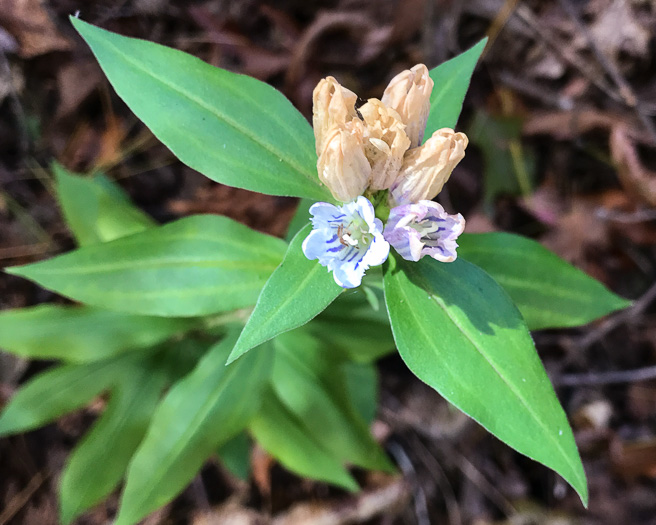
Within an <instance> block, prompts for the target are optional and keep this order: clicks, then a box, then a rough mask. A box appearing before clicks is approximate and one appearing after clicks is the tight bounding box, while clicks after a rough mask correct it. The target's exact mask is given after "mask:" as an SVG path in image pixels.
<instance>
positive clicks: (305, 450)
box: [249, 390, 358, 491]
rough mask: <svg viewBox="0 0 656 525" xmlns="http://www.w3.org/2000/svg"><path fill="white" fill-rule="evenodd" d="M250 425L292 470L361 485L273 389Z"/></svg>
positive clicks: (354, 486)
mask: <svg viewBox="0 0 656 525" xmlns="http://www.w3.org/2000/svg"><path fill="white" fill-rule="evenodd" d="M249 428H250V431H251V432H252V434H253V437H255V439H256V440H257V442H258V443H259V444H260V445H261V446H262V448H264V450H266V451H267V452H268V453H269V454H271V455H272V456H273V457H274V458H276V459H277V460H278V461H280V463H281V464H282V465H283V466H285V467H286V468H288V469H289V470H291V471H293V472H297V473H298V474H300V475H301V476H305V477H308V478H312V479H318V480H320V481H326V482H328V483H333V484H334V485H337V486H339V487H343V488H345V489H347V490H351V491H355V490H357V489H358V484H357V483H356V481H355V480H354V479H353V477H352V476H351V475H350V474H349V473H348V471H347V470H346V469H345V468H344V466H343V465H342V462H341V461H340V459H339V458H337V457H335V455H334V454H333V453H332V452H330V451H329V450H327V449H326V447H325V446H323V445H322V444H321V443H320V442H319V441H318V440H317V438H316V436H315V435H313V434H310V433H309V432H308V430H307V427H306V426H305V424H304V423H303V421H302V420H301V419H299V418H298V417H297V416H295V415H294V414H293V413H292V412H291V411H290V410H289V409H287V408H286V407H285V406H284V405H283V404H282V403H281V402H280V400H279V399H278V397H277V396H276V394H275V392H273V391H272V390H267V391H266V392H265V394H264V396H263V400H262V408H261V409H260V411H259V412H258V413H257V414H256V416H255V417H254V418H253V420H252V421H251V424H250V427H249Z"/></svg>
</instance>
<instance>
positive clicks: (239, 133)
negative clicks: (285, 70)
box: [71, 18, 330, 200]
mask: <svg viewBox="0 0 656 525" xmlns="http://www.w3.org/2000/svg"><path fill="white" fill-rule="evenodd" d="M71 21H72V23H73V25H74V26H75V28H76V29H77V30H78V32H79V33H80V34H81V35H82V37H83V38H84V39H85V40H86V42H87V44H89V46H90V47H91V50H92V51H93V53H94V55H95V56H96V58H97V60H98V62H99V63H100V66H101V67H102V69H103V71H104V72H105V74H106V75H107V78H108V79H109V81H110V82H111V83H112V85H113V86H114V89H115V90H116V92H117V93H118V94H119V96H120V97H121V98H122V99H123V100H124V101H125V103H126V104H127V105H128V106H129V107H130V109H131V110H132V111H134V113H135V114H136V115H137V116H138V117H139V118H140V119H141V120H142V121H143V122H144V123H145V124H146V125H147V126H148V127H149V128H150V129H151V131H152V132H153V133H154V134H155V136H157V138H159V139H160V140H161V141H162V142H163V143H164V144H165V145H166V146H167V147H168V148H169V149H170V150H171V151H172V152H173V153H174V154H175V155H176V156H177V157H178V158H179V159H180V160H181V161H182V162H184V163H185V164H187V165H188V166H190V167H192V168H193V169H195V170H198V171H199V172H200V173H202V174H203V175H206V176H207V177H209V178H210V179H212V180H215V181H217V182H221V183H223V184H227V185H229V186H236V187H238V188H246V189H248V190H252V191H257V192H260V193H270V194H272V195H291V196H297V197H309V198H313V199H316V200H327V199H329V198H330V194H329V193H328V191H327V190H326V189H325V188H324V187H322V186H321V184H320V182H319V178H318V176H317V170H316V153H315V151H314V136H313V133H312V129H311V127H310V125H309V124H308V122H307V121H306V120H305V118H304V117H303V116H302V115H301V114H300V113H299V112H298V111H297V110H296V109H295V108H294V107H293V106H292V104H291V103H290V102H289V101H288V100H287V99H286V98H285V97H284V96H283V95H282V94H281V93H280V92H279V91H277V90H275V89H274V88H273V87H271V86H269V85H268V84H265V83H264V82H260V81H259V80H256V79H254V78H252V77H248V76H245V75H238V74H235V73H231V72H229V71H226V70H224V69H220V68H217V67H214V66H211V65H209V64H207V63H205V62H203V61H201V60H199V59H198V58H196V57H193V56H191V55H188V54H186V53H183V52H181V51H178V50H175V49H171V48H168V47H164V46H161V45H159V44H155V43H153V42H147V41H145V40H139V39H136V38H128V37H124V36H121V35H117V34H115V33H111V32H109V31H105V30H103V29H100V28H98V27H95V26H93V25H91V24H88V23H86V22H83V21H82V20H79V19H77V18H71Z"/></svg>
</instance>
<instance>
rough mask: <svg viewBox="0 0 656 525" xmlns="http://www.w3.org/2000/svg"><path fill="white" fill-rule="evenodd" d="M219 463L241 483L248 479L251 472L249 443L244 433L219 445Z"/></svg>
mask: <svg viewBox="0 0 656 525" xmlns="http://www.w3.org/2000/svg"><path fill="white" fill-rule="evenodd" d="M218 454H219V457H220V458H221V462H222V463H223V465H224V466H225V468H227V469H228V470H229V471H230V472H231V473H232V474H233V475H234V476H235V477H237V478H238V479H240V480H242V481H246V480H247V479H248V475H249V474H250V471H251V441H250V439H249V438H248V434H246V432H242V433H240V434H237V435H236V436H235V437H233V438H232V439H230V440H229V441H227V442H226V443H224V444H223V445H221V447H220V448H219V452H218Z"/></svg>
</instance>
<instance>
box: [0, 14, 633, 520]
mask: <svg viewBox="0 0 656 525" xmlns="http://www.w3.org/2000/svg"><path fill="white" fill-rule="evenodd" d="M72 22H73V24H74V26H75V27H76V29H77V30H78V31H79V33H80V34H81V35H82V37H83V38H84V39H85V40H86V42H87V43H88V44H89V46H90V47H91V49H92V51H93V52H94V54H95V56H96V58H97V59H98V62H99V63H100V66H101V67H102V68H103V70H104V72H105V73H106V75H107V77H108V78H109V80H110V82H111V83H112V85H113V86H114V88H115V89H116V92H117V93H118V94H119V96H120V97H121V98H122V99H123V100H124V101H125V102H126V104H127V105H128V106H129V107H130V108H131V109H132V110H133V111H134V113H135V114H136V115H137V116H138V117H139V118H140V119H141V120H143V122H144V123H145V124H146V125H147V126H148V127H149V128H150V129H151V130H152V132H153V133H154V134H155V135H156V136H157V137H158V138H159V139H160V140H161V141H162V142H163V143H164V144H166V145H167V146H168V147H169V148H170V149H171V151H172V152H173V153H174V154H175V155H176V156H177V157H178V158H179V159H180V160H181V161H183V162H184V163H186V164H188V165H189V166H190V167H192V168H194V169H196V170H198V171H199V172H201V173H203V174H204V175H206V176H207V177H209V178H211V179H213V180H215V181H218V182H221V183H223V184H228V185H232V186H236V187H240V188H246V189H249V190H252V191H256V192H261V193H268V194H273V195H286V196H294V197H301V198H302V200H301V204H300V206H299V210H298V212H297V214H296V217H295V218H294V220H293V221H292V225H291V226H290V231H289V234H288V237H287V239H285V240H283V239H278V238H274V237H270V236H267V235H264V234H262V233H258V232H256V231H253V230H251V229H249V228H247V227H246V226H244V225H241V224H238V223H236V222H234V221H232V220H230V219H228V218H225V217H220V216H214V215H197V216H191V217H186V218H182V219H180V220H177V221H174V222H172V223H169V224H165V225H158V224H155V223H154V221H153V220H152V219H151V218H150V217H148V216H146V215H145V214H144V213H142V212H141V211H140V210H138V209H136V208H134V207H133V206H132V205H131V204H130V202H129V200H128V199H127V197H126V196H125V194H124V193H123V192H122V191H121V190H120V188H119V187H117V186H116V185H114V184H113V183H112V182H111V181H110V180H109V179H108V178H107V177H105V176H103V175H102V174H95V175H93V176H91V177H80V176H77V175H74V174H72V173H69V172H67V171H66V170H65V169H63V168H62V167H61V166H58V165H54V166H53V170H54V173H55V177H56V188H57V194H58V198H59V201H60V204H61V208H62V211H63V214H64V217H65V219H66V221H67V223H68V225H69V226H70V228H71V230H72V232H73V234H74V236H75V238H76V240H77V243H78V248H77V249H75V250H73V251H71V252H70V253H66V254H63V255H59V256H56V257H54V258H51V259H48V260H45V261H42V262H38V263H35V264H28V265H25V266H18V267H13V268H8V269H6V271H7V272H9V273H11V274H14V275H19V276H22V277H25V278H27V279H31V280H32V281H34V282H36V283H38V284H40V285H41V286H43V287H45V288H47V289H49V290H53V291H55V292H57V293H59V294H61V295H62V296H64V297H67V298H70V299H72V300H73V301H74V302H75V303H76V304H70V305H40V306H35V307H31V308H25V309H19V310H13V311H7V312H4V313H2V314H1V315H0V347H2V348H3V349H5V350H7V351H9V352H13V353H15V354H17V355H19V356H25V357H30V358H37V359H52V360H56V361H58V364H57V365H56V366H54V367H52V368H50V369H48V370H46V371H45V372H42V373H40V374H38V375H37V376H35V377H33V378H31V379H30V380H29V381H28V382H27V383H26V384H25V385H23V386H22V387H21V388H20V389H19V390H18V392H17V393H16V394H15V395H14V396H13V398H12V399H11V401H10V402H9V403H8V405H7V406H6V407H5V408H4V410H3V412H2V415H1V416H0V435H7V434H12V433H17V432H22V431H27V430H30V429H34V428H37V427H39V426H42V425H44V424H46V423H48V422H50V421H53V420H54V419H56V418H57V417H59V416H61V415H63V414H65V413H67V412H70V411H72V410H75V409H77V408H80V407H82V406H84V405H85V404H87V403H88V402H89V401H90V400H92V399H93V398H95V397H97V396H98V395H103V398H102V399H104V400H105V401H106V404H105V407H104V410H103V412H102V415H101V416H100V417H99V418H98V419H97V421H96V422H95V424H94V425H93V426H92V427H91V429H90V430H89V432H88V433H87V434H86V436H85V438H84V439H82V440H81V441H80V442H79V443H78V444H77V446H76V447H75V449H74V450H73V452H72V454H71V455H70V458H69V460H68V462H67V464H66V467H65V469H64V472H63V474H62V476H61V481H60V495H61V520H62V522H64V523H69V522H70V521H72V520H73V519H74V518H75V517H77V516H78V515H80V514H81V513H82V512H84V511H85V510H86V509H88V508H90V507H91V506H93V505H94V504H96V503H98V502H100V501H102V500H103V499H104V498H106V497H107V496H108V495H109V494H110V493H111V492H112V491H114V490H115V489H116V488H117V487H118V486H119V485H120V484H121V482H123V488H122V496H121V503H120V509H119V512H118V515H117V518H116V523H118V524H120V525H127V524H132V523H136V522H137V521H139V520H140V519H141V518H143V517H144V516H145V515H147V514H148V513H149V512H151V511H153V510H155V509H157V508H158V507H160V506H162V505H164V504H165V503H167V502H168V501H170V500H171V499H172V498H173V497H175V495H176V494H178V493H179V492H180V491H181V490H182V489H183V488H184V487H185V486H186V485H187V484H188V483H189V482H190V480H191V479H192V478H193V477H194V476H195V475H196V473H197V472H198V470H199V469H200V467H201V466H202V465H203V463H204V462H205V461H206V460H207V459H208V458H211V457H218V458H219V459H220V461H221V462H222V463H223V464H224V465H225V466H226V467H227V468H229V469H231V470H232V471H233V472H235V473H236V474H237V475H241V476H245V475H247V473H248V450H249V446H250V445H249V443H250V442H251V440H254V441H255V442H257V443H258V444H259V445H260V446H261V447H262V448H263V449H265V450H266V451H267V452H268V453H269V454H270V455H271V456H273V457H274V458H276V459H277V460H278V461H279V462H280V463H281V464H282V465H283V466H285V467H286V468H288V469H289V470H291V471H293V472H296V473H298V474H299V475H302V476H307V477H310V478H314V479H317V480H322V481H325V482H328V483H331V484H334V485H337V486H340V487H342V488H344V489H347V490H357V488H358V485H357V483H356V481H355V479H354V478H353V477H352V475H351V474H350V473H349V471H348V467H349V466H351V465H354V466H359V467H363V468H368V469H382V470H394V466H393V465H392V464H391V463H390V461H389V459H388V458H387V456H386V454H385V453H384V451H383V450H382V449H381V447H380V446H379V445H378V444H377V443H376V442H375V440H374V439H373V437H372V436H371V435H370V433H369V430H368V423H370V422H371V420H372V419H373V417H374V414H375V407H376V369H375V367H374V363H375V361H376V359H378V358H379V357H381V356H383V355H385V354H387V353H389V352H393V351H396V350H398V352H399V353H400V355H401V357H402V358H403V360H404V361H405V363H406V364H407V366H408V367H409V368H410V370H412V372H414V374H416V376H417V377H418V378H420V379H421V380H422V381H424V382H426V383H427V384H428V385H430V386H431V387H433V388H434V389H435V390H436V391H437V392H439V393H440V394H441V395H442V396H443V397H444V398H445V399H447V400H448V401H449V402H451V403H452V404H453V405H454V406H455V407H457V408H459V409H460V410H462V411H463V412H465V413H466V414H468V415H469V416H471V417H472V418H473V419H474V420H476V421H477V422H478V423H480V424H481V425H482V426H483V427H485V428H486V429H487V430H489V431H490V432H491V433H492V434H494V435H495V436H497V437H498V438H499V439H501V440H502V441H504V442H505V443H507V444H508V445H509V446H511V447H512V448H514V449H515V450H517V451H519V452H520V453H522V454H525V455H526V456H528V457H530V458H533V459H534V460H536V461H539V462H540V463H542V464H544V465H546V466H547V467H549V468H551V469H553V470H555V471H556V472H557V473H558V474H560V475H561V476H562V477H563V478H564V479H565V480H567V482H568V483H569V484H570V485H571V486H572V487H573V488H574V489H575V490H576V491H577V492H578V494H579V496H580V498H581V500H582V501H583V503H584V504H587V498H588V495H587V487H586V479H585V474H584V471H583V467H582V465H581V460H580V458H579V455H578V452H577V449H576V445H575V442H574V437H573V434H572V431H571V429H570V426H569V424H568V421H567V418H566V415H565V413H564V411H563V409H562V408H561V406H560V404H559V402H558V400H557V398H556V395H555V393H554V390H553V388H552V386H551V383H550V382H549V379H548V377H547V375H546V373H545V371H544V368H543V366H542V364H541V362H540V360H539V358H538V355H537V353H536V351H535V348H534V345H533V341H532V339H531V336H530V334H529V330H530V329H542V328H554V327H565V326H576V325H580V324H584V323H587V322H590V321H592V320H594V319H596V318H599V317H600V316H603V315H605V314H607V313H608V312H611V311H613V310H617V309H619V308H623V307H624V306H626V305H627V304H628V302H627V301H625V300H624V299H621V298H619V297H617V296H616V295H614V294H612V293H611V292H609V291H608V290H607V289H606V288H604V287H603V286H602V285H601V284H600V283H598V282H597V281H595V280H593V279H592V278H590V277H588V276H587V275H585V274H584V273H582V272H581V271H579V270H577V269H575V268H574V267H572V266H570V265H569V264H567V263H566V262H564V261H562V260H561V259H559V258H558V257H557V256H555V255H554V254H552V253H550V252H549V251H547V250H546V249H545V248H543V247H542V246H541V245H540V244H538V243H536V242H534V241H531V240H528V239H525V238H523V237H519V236H516V235H510V234H506V233H489V234H480V235H474V234H465V233H462V232H463V230H464V227H465V220H464V218H463V217H462V216H461V215H459V214H458V215H450V214H448V213H446V212H445V210H444V209H443V208H442V206H440V205H439V204H437V203H435V202H433V200H432V199H433V198H434V197H435V196H436V195H437V194H438V193H439V192H440V190H441V188H442V186H443V185H444V183H445V182H446V181H447V179H448V178H449V176H450V174H451V172H452V170H453V168H454V166H455V165H456V164H457V163H458V162H459V161H460V160H461V159H462V158H463V156H464V154H465V148H466V147H467V137H466V136H465V135H463V134H462V133H456V132H454V131H453V128H454V126H455V124H456V121H457V118H458V115H459V113H460V109H461V106H462V101H463V98H464V96H465V92H466V90H467V87H468V85H469V82H470V78H471V74H472V72H473V69H474V66H475V64H476V61H477V60H478V57H479V56H480V53H481V51H482V50H483V47H484V45H485V43H484V42H480V43H479V44H477V45H476V46H474V47H473V48H471V49H470V50H468V51H466V52H465V53H463V54H461V55H459V56H457V57H455V58H453V59H452V60H450V61H448V62H446V63H444V64H442V65H440V66H438V67H437V68H435V69H433V70H430V71H428V70H427V69H426V67H424V66H423V65H418V66H416V67H414V68H412V69H411V70H409V71H404V72H402V73H400V74H399V75H397V76H396V77H395V78H394V79H393V80H392V81H391V83H390V84H389V86H388V88H387V89H386V90H385V92H384V93H383V96H382V98H381V99H380V100H377V99H371V100H369V101H367V102H366V103H365V104H364V105H362V106H360V107H356V105H355V104H356V98H357V97H356V95H355V94H354V93H352V92H351V91H349V90H347V89H345V88H344V87H342V86H340V85H339V84H338V83H337V81H336V80H335V79H333V78H331V77H328V78H326V79H325V80H323V81H321V82H320V83H319V85H318V86H317V88H316V90H315V92H314V119H313V120H314V137H313V131H312V128H311V127H310V125H309V124H308V122H307V121H306V120H305V119H304V118H303V117H302V116H301V115H300V114H299V113H298V112H297V111H296V110H295V109H294V107H293V106H292V105H291V104H290V103H289V102H288V101H287V100H286V99H285V97H284V96H283V95H282V94H280V93H279V92H278V91H276V90H275V89H273V88H272V87H270V86H268V85H266V84H264V83H262V82H259V81H257V80H255V79H253V78H249V77H246V76H242V75H237V74H233V73H230V72H228V71H225V70H222V69H219V68H215V67H212V66H210V65H208V64H205V63H204V62H202V61H200V60H198V59H196V58H194V57H192V56H189V55H187V54H184V53H182V52H179V51H176V50H173V49H169V48H166V47H163V46H160V45H157V44H154V43H150V42H146V41H142V40H137V39H132V38H127V37H123V36H119V35H116V34H113V33H110V32H108V31H105V30H103V29H100V28H97V27H94V26H92V25H89V24H87V23H85V22H83V21H81V20H79V19H76V18H73V19H72ZM424 137H427V140H425V141H424ZM458 244H460V246H459V247H458ZM456 249H457V250H456ZM390 328H391V330H390Z"/></svg>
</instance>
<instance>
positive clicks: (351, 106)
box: [312, 77, 358, 155]
mask: <svg viewBox="0 0 656 525" xmlns="http://www.w3.org/2000/svg"><path fill="white" fill-rule="evenodd" d="M357 99H358V96H357V95H356V94H355V93H353V92H352V91H349V90H348V89H346V88H345V87H343V86H342V85H340V83H339V82H337V80H335V79H334V78H333V77H326V78H324V79H322V80H321V81H320V82H319V83H318V84H317V87H315V88H314V92H313V93H312V125H313V127H314V138H315V141H316V142H315V143H316V148H317V155H321V152H322V151H323V149H324V144H325V141H326V138H327V137H326V136H327V134H328V133H329V132H330V131H331V130H332V129H333V127H334V126H335V125H344V124H346V123H347V122H350V121H351V120H352V119H353V118H354V117H355V116H356V112H355V102H356V101H357Z"/></svg>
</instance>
